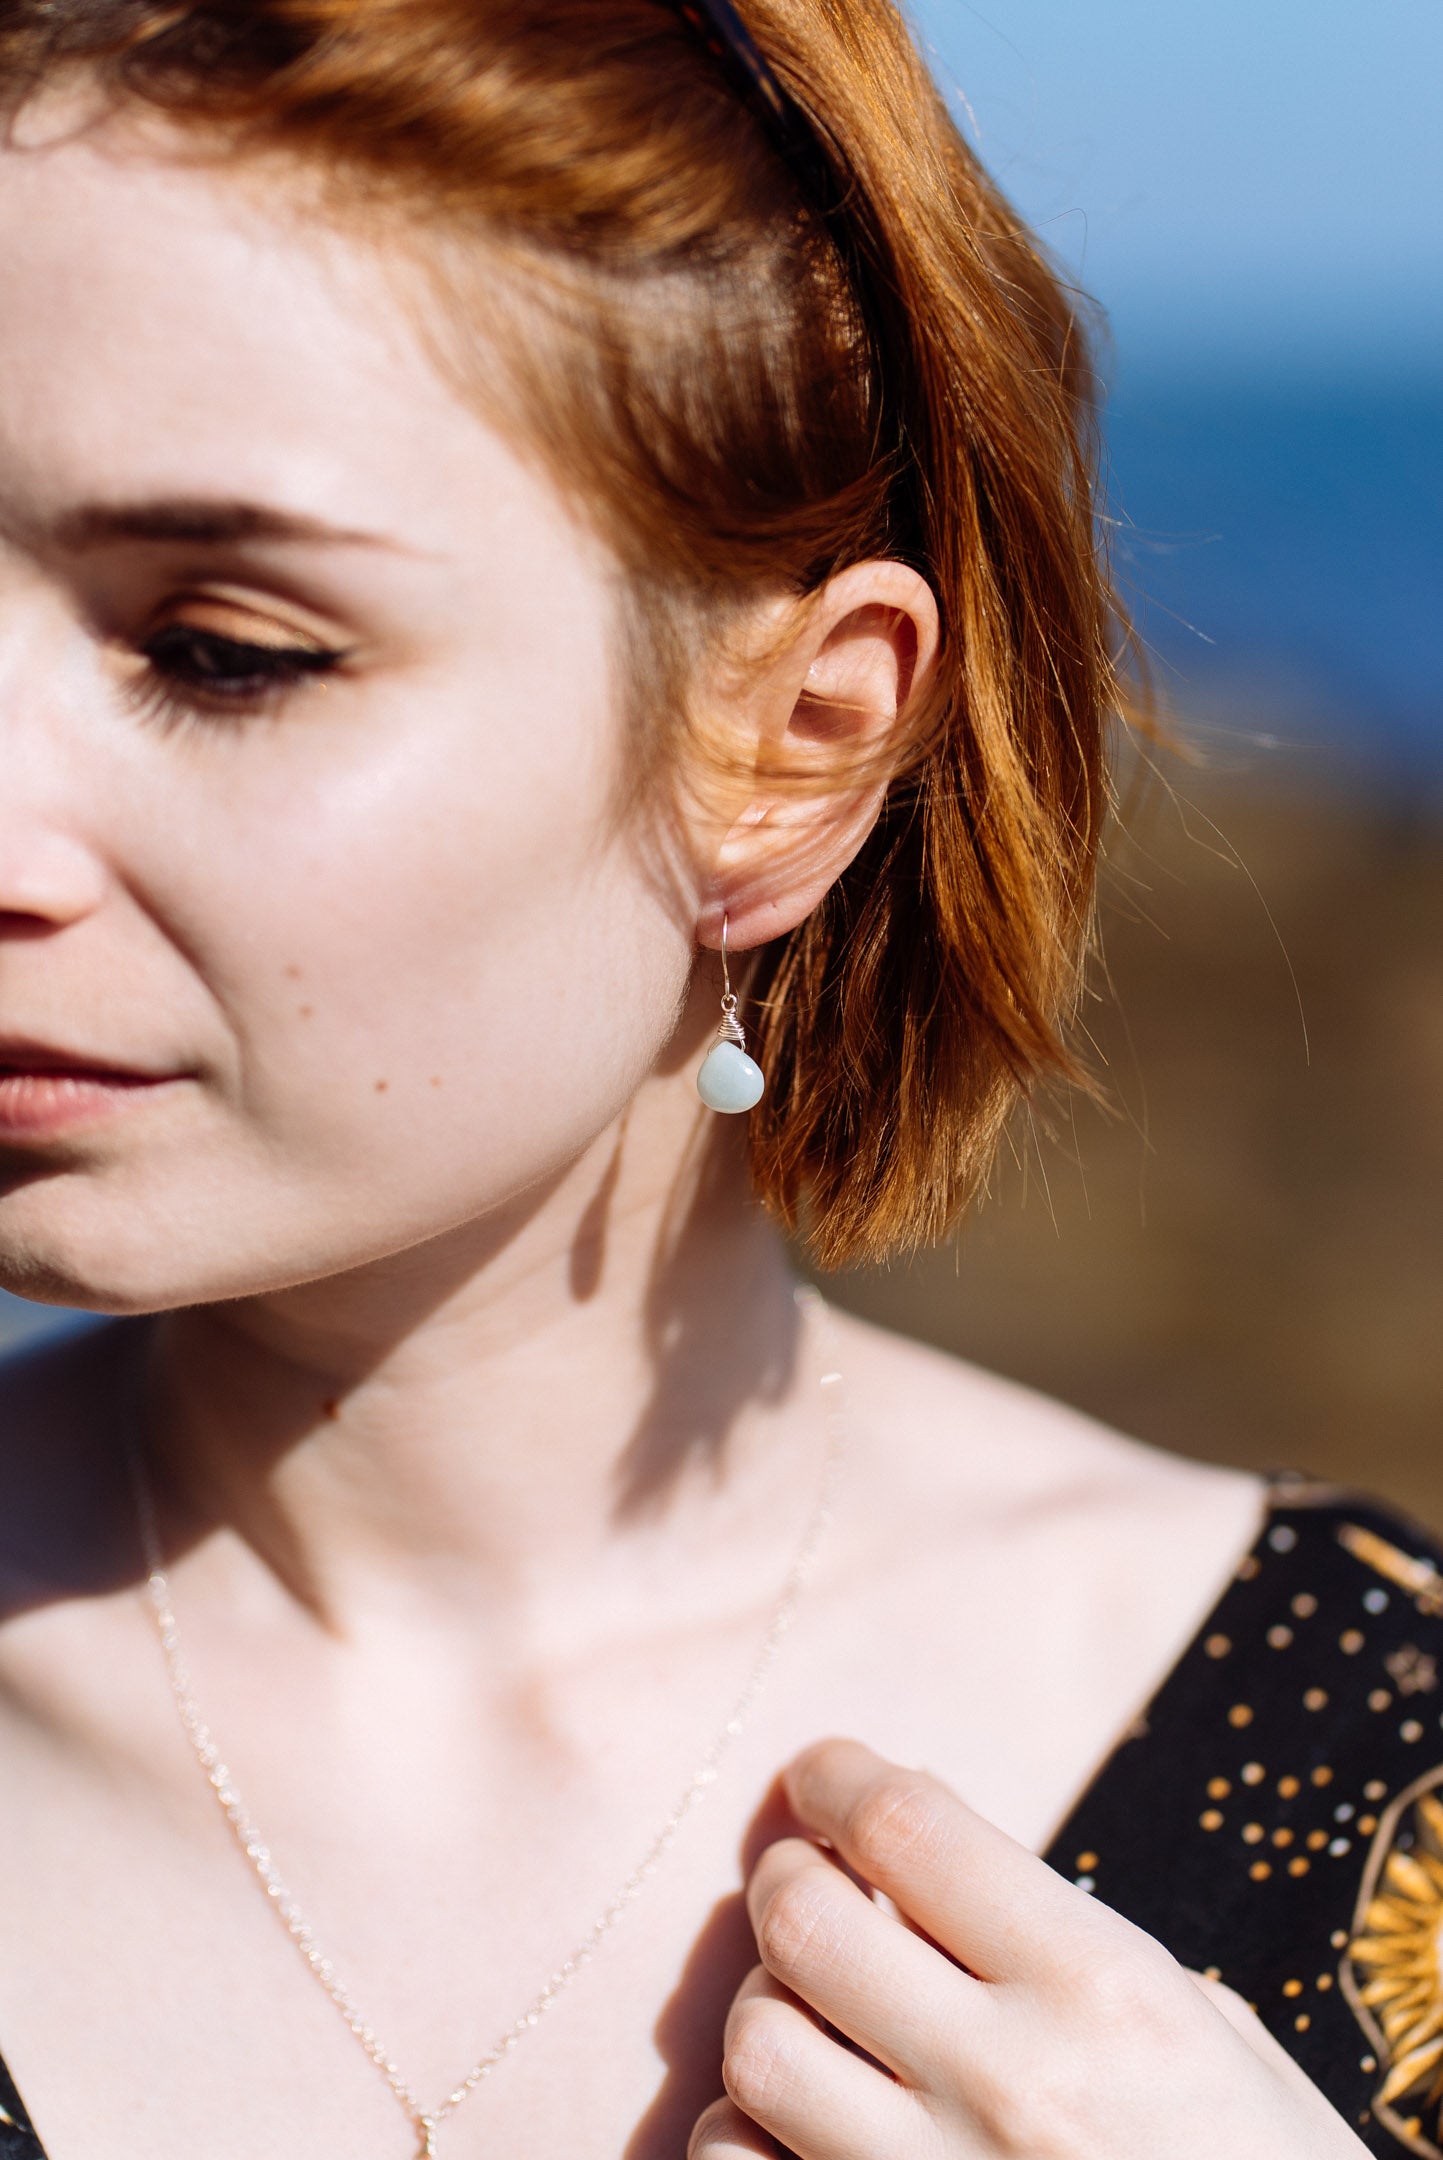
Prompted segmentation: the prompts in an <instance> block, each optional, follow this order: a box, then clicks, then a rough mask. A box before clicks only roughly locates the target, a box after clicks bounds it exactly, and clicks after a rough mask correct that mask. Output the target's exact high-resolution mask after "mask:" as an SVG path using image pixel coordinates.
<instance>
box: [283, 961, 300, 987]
mask: <svg viewBox="0 0 1443 2160" xmlns="http://www.w3.org/2000/svg"><path fill="white" fill-rule="evenodd" d="M300 979H301V971H300V969H299V968H298V967H297V966H296V963H295V961H294V960H292V961H289V962H288V963H287V966H286V981H287V982H299V981H300Z"/></svg>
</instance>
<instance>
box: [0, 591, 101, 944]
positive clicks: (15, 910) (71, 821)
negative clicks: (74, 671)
mask: <svg viewBox="0 0 1443 2160" xmlns="http://www.w3.org/2000/svg"><path fill="white" fill-rule="evenodd" d="M4 612H5V614H6V616H7V617H10V616H11V612H12V611H11V609H10V608H9V607H7V608H6V609H5V610H4ZM4 632H5V634H4V635H3V637H0V935H4V934H7V933H8V934H11V935H13V934H16V933H21V934H23V933H24V932H25V931H26V930H27V929H29V930H31V931H34V930H37V929H62V928H64V927H65V926H66V925H67V924H69V923H74V922H78V921H80V920H81V919H82V918H83V917H84V916H86V915H88V914H90V913H91V912H92V911H93V910H94V909H95V908H97V907H98V906H99V905H100V903H101V900H102V898H103V897H104V893H105V889H106V873H105V868H104V864H103V863H102V861H101V859H100V857H99V855H98V853H97V851H96V849H95V848H94V847H93V845H92V844H91V842H90V840H89V838H88V837H87V836H86V834H85V832H84V830H83V829H82V824H81V818H82V815H83V812H82V796H87V797H88V796H90V795H92V794H93V793H94V790H93V789H86V788H83V787H82V784H81V783H82V781H83V779H84V768H85V764H86V759H87V748H88V747H93V746H88V745H87V744H86V742H85V739H84V733H83V730H77V729H76V728H75V727H74V726H73V725H72V724H71V721H72V716H71V715H70V714H69V713H68V711H67V702H68V701H67V699H66V698H65V696H64V694H63V693H61V692H59V683H60V682H62V681H63V679H64V674H65V669H64V665H63V659H62V660H61V664H60V665H59V666H57V665H56V661H57V659H59V658H60V656H59V655H57V654H56V653H55V650H54V644H53V641H52V640H51V639H49V638H46V637H44V636H41V637H33V636H32V637H28V638H27V637H23V636H22V635H21V624H20V623H19V622H18V621H15V620H13V619H10V620H7V621H6V622H5V624H4ZM47 663H48V664H47ZM96 777H97V779H98V777H99V776H98V775H97V776H96ZM90 808H91V809H92V810H93V809H94V804H93V802H92V803H91V804H90Z"/></svg>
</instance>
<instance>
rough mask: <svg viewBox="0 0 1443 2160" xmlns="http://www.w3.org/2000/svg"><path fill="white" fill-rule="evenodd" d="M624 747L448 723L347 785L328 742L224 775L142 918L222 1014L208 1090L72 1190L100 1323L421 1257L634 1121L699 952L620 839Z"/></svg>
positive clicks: (198, 789)
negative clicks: (417, 1252)
mask: <svg viewBox="0 0 1443 2160" xmlns="http://www.w3.org/2000/svg"><path fill="white" fill-rule="evenodd" d="M609 726H610V722H609V721H608V719H607V716H606V715H605V713H604V712H600V711H596V712H589V713H588V712H582V713H573V714H571V715H569V716H568V720H567V725H566V726H565V727H564V728H563V727H560V726H557V727H555V728H550V729H548V728H542V727H538V726H536V725H531V726H526V727H518V728H517V729H516V730H515V731H514V734H510V735H508V738H507V740H506V741H504V742H502V743H500V744H496V743H494V742H491V741H488V740H487V739H486V738H485V735H484V732H483V727H484V723H478V721H477V719H476V718H475V717H474V716H473V714H472V713H471V712H470V710H469V709H467V708H462V709H459V710H457V711H455V712H448V711H444V710H443V711H440V712H437V711H436V710H435V709H434V707H433V708H432V709H430V710H429V711H428V713H427V716H426V724H425V727H424V729H423V728H422V727H421V726H420V725H419V722H418V724H417V725H416V726H415V727H414V728H413V729H412V730H411V731H410V732H409V733H408V735H406V736H405V737H403V738H398V739H397V740H396V741H395V742H394V743H387V744H386V745H385V746H384V747H383V748H380V749H371V750H369V751H367V753H366V754H365V755H359V756H353V757H352V758H351V759H350V760H349V762H343V761H341V760H338V759H337V758H336V757H335V755H334V746H333V745H330V746H328V745H327V743H326V742H325V741H324V740H323V739H322V738H321V737H320V736H319V735H318V736H317V738H316V740H315V742H314V744H312V743H311V742H309V741H308V740H307V739H305V738H303V737H301V736H300V735H298V736H297V737H296V739H295V740H296V744H297V746H298V747H296V748H294V749H292V748H288V749H287V751H286V753H285V755H284V756H275V757H273V758H264V759H263V758H262V757H261V756H259V755H258V754H256V755H255V756H254V758H253V761H252V752H251V751H250V750H245V751H244V753H243V754H240V752H241V747H242V746H239V745H238V746H237V754H234V755H233V762H232V766H231V769H230V775H229V784H226V785H220V784H219V783H218V778H217V776H218V773H219V770H220V768H219V765H218V764H217V763H214V762H211V760H212V756H213V753H212V752H211V751H210V750H209V749H207V751H206V762H205V764H204V766H203V767H202V766H201V765H199V764H198V765H197V766H196V767H195V769H194V770H193V772H192V774H191V776H190V780H189V784H188V787H187V789H185V790H183V791H182V795H181V798H180V799H179V800H178V801H176V802H175V803H174V805H173V807H174V810H175V812H176V818H175V821H174V822H173V823H172V824H171V826H170V829H171V830H172V831H174V830H176V827H177V825H178V826H179V827H180V829H182V830H184V831H185V832H186V834H187V840H186V842H185V844H184V846H183V848H180V849H177V848H176V847H173V846H171V847H164V848H160V849H158V850H157V867H156V877H155V882H154V885H153V887H152V889H151V890H150V892H149V893H148V895H147V902H148V905H149V907H150V909H151V910H152V912H153V915H154V917H155V919H156V920H157V921H159V922H160V924H161V925H162V927H163V929H164V930H165V932H166V934H167V937H168V938H169V940H170V942H171V944H172V947H173V948H174V949H176V950H178V951H183V952H184V953H185V954H186V955H187V960H188V964H189V965H190V966H191V967H192V968H193V969H194V970H195V972H196V973H197V974H198V975H199V977H200V979H201V981H202V983H203V985H204V989H205V993H206V996H207V998H208V1000H209V1005H210V1010H211V1014H212V1018H213V1026H212V1027H211V1029H210V1030H209V1041H208V1043H207V1044H205V1045H202V1050H201V1055H202V1083H201V1086H200V1088H199V1090H198V1091H197V1094H196V1096H195V1097H194V1098H193V1099H192V1100H191V1101H190V1102H189V1103H188V1104H187V1105H185V1106H183V1107H181V1108H180V1109H178V1110H177V1113H176V1115H175V1117H174V1119H173V1120H171V1121H170V1122H168V1123H167V1124H166V1125H165V1126H164V1127H163V1128H161V1127H157V1128H155V1129H153V1130H152V1131H151V1132H149V1133H147V1134H146V1135H144V1136H141V1135H139V1134H138V1135H137V1144H136V1145H135V1146H134V1147H130V1148H127V1146H126V1145H125V1141H124V1136H123V1135H122V1136H121V1139H120V1141H119V1143H118V1145H117V1148H116V1150H115V1152H114V1154H113V1155H112V1156H111V1157H110V1158H109V1159H108V1160H107V1161H106V1162H105V1163H104V1164H103V1165H102V1166H101V1168H100V1171H99V1174H97V1175H96V1176H94V1177H92V1178H90V1179H87V1180H69V1181H67V1185H68V1191H67V1193H66V1196H65V1199H64V1202H63V1210H64V1221H65V1224H66V1232H65V1237H66V1239H68V1240H70V1241H71V1246H72V1249H73V1251H74V1253H75V1254H76V1255H77V1256H81V1255H83V1258H81V1259H80V1260H79V1266H78V1272H79V1274H80V1275H81V1276H82V1277H86V1276H89V1277H90V1278H91V1280H93V1281H94V1282H95V1283H96V1284H97V1285H98V1286H99V1301H100V1302H109V1303H111V1304H113V1305H115V1304H125V1303H133V1304H142V1305H146V1304H173V1303H179V1302H189V1301H192V1300H201V1299H205V1298H209V1297H216V1296H236V1295H243V1294H245V1293H247V1292H251V1291H256V1290H260V1289H264V1288H269V1287H277V1286H279V1285H280V1284H281V1283H282V1282H284V1281H286V1280H299V1279H303V1278H308V1277H315V1276H318V1275H324V1274H329V1273H333V1272H337V1271H339V1270H341V1269H343V1268H345V1267H347V1266H352V1265H356V1264H358V1263H360V1262H362V1261H364V1260H367V1259H374V1258H378V1257H380V1256H382V1255H383V1254H385V1253H388V1252H394V1251H399V1250H401V1249H403V1248H405V1247H407V1246H412V1245H415V1244H417V1243H419V1242H421V1241H423V1240H424V1239H425V1238H427V1237H428V1236H432V1235H436V1234H439V1233H440V1232H442V1231H445V1230H448V1229H452V1228H454V1227H456V1226H457V1225H458V1224H460V1223H463V1222H469V1221H473V1220H476V1219H478V1218H481V1217H484V1216H485V1215H486V1214H487V1213H488V1212H489V1211H491V1210H493V1209H496V1208H498V1207H500V1206H501V1205H502V1204H503V1203H504V1202H506V1201H508V1200H510V1199H512V1198H513V1197H514V1196H515V1195H516V1194H517V1193H518V1192H521V1191H523V1190H525V1189H527V1188H528V1187H533V1186H536V1185H537V1184H538V1183H540V1182H541V1181H543V1180H545V1179H546V1178H547V1177H548V1176H550V1175H553V1174H554V1173H555V1172H557V1171H558V1170H559V1169H561V1168H563V1167H564V1166H565V1165H566V1164H567V1163H568V1162H570V1161H572V1160H573V1159H574V1158H575V1157H576V1156H577V1155H578V1154H580V1153H581V1152H582V1150H583V1149H585V1148H586V1147H587V1145H588V1144H589V1143H590V1142H591V1141H592V1140H593V1139H594V1138H595V1137H596V1136H597V1134H598V1133H600V1132H602V1131H603V1130H604V1129H605V1128H606V1127H607V1126H608V1125H609V1124H610V1123H611V1122H612V1121H613V1120H614V1119H615V1118H616V1116H617V1115H618V1114H619V1113H620V1111H621V1110H622V1109H623V1107H624V1106H625V1105H626V1103H627V1102H628V1101H629V1100H630V1098H631V1097H632V1095H633V1094H634V1092H635V1090H636V1089H637V1087H638V1086H639V1085H640V1084H641V1082H642V1081H643V1080H644V1078H645V1077H646V1075H647V1073H648V1072H649V1071H650V1069H651V1067H652V1066H653V1065H654V1063H655V1061H656V1059H657V1057H658V1055H659V1053H660V1052H661V1050H662V1049H663V1047H664V1045H665V1043H666V1041H667V1039H668V1037H669V1035H670V1034H671V1032H672V1030H673V1028H674V1026H675V1023H676V1020H677V1017H678V1013H679V1009H680V1006H681V1003H682V1001H683V999H684V996H685V992H686V987H687V983H688V980H689V976H690V970H691V960H692V942H691V921H690V918H689V916H688V915H687V913H686V909H685V907H684V905H681V904H678V902H677V900H676V898H675V897H674V896H673V895H670V893H669V889H668V887H667V885H666V883H665V881H664V880H663V879H662V878H660V877H659V876H658V875H656V873H655V868H654V866H653V865H652V864H651V863H649V862H648V861H647V859H646V857H645V854H644V853H643V852H642V851H640V850H639V848H638V845H637V843H636V841H635V840H634V839H633V838H630V837H628V836H625V835H618V834H617V833H616V832H615V831H614V828H613V824H612V820H611V817H610V770H609V764H610V760H609V753H608V735H607V732H606V731H607V729H608V727H609ZM613 739H614V738H613ZM45 1205H46V1209H47V1210H53V1209H55V1208H56V1207H57V1206H60V1205H62V1203H61V1200H60V1196H59V1195H58V1194H57V1193H55V1192H52V1193H51V1194H50V1195H49V1197H48V1199H47V1200H46V1203H45ZM48 1219H53V1220H54V1221H57V1222H58V1221H59V1220H60V1218H59V1217H53V1218H48Z"/></svg>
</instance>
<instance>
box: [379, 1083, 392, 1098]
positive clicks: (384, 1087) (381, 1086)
mask: <svg viewBox="0 0 1443 2160" xmlns="http://www.w3.org/2000/svg"><path fill="white" fill-rule="evenodd" d="M390 1085H391V1083H390V1081H389V1080H378V1081H377V1082H376V1093H377V1094H378V1095H384V1094H385V1092H386V1090H387V1088H388V1087H389V1086H390Z"/></svg>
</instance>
